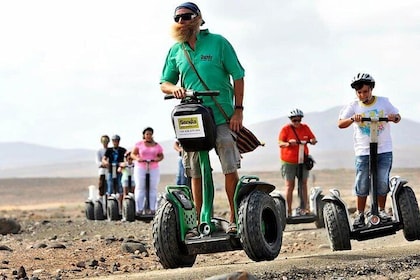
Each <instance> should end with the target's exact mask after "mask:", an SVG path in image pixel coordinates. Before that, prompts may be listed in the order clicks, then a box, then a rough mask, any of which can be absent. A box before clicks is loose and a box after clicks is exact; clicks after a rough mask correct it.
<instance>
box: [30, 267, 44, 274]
mask: <svg viewBox="0 0 420 280" xmlns="http://www.w3.org/2000/svg"><path fill="white" fill-rule="evenodd" d="M44 271H45V270H44V269H42V268H41V269H36V270H34V271H33V272H32V273H33V274H41V273H42V272H44Z"/></svg>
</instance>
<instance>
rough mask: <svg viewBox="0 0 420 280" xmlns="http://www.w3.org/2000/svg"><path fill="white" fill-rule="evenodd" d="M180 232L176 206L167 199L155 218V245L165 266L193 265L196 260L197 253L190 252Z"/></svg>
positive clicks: (157, 253)
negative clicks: (190, 253) (191, 253)
mask: <svg viewBox="0 0 420 280" xmlns="http://www.w3.org/2000/svg"><path fill="white" fill-rule="evenodd" d="M179 233H180V231H179V227H178V220H177V215H176V213H175V207H174V206H173V205H172V203H170V202H169V201H166V202H164V204H163V205H161V206H160V207H159V209H158V210H157V212H156V215H155V218H154V220H153V246H154V247H155V251H156V256H157V257H158V259H159V262H160V263H161V264H162V266H163V267H164V268H178V267H191V266H193V264H194V262H195V259H196V257H197V255H196V254H193V255H189V254H188V252H187V248H186V246H185V244H183V242H182V241H181V238H180V236H179Z"/></svg>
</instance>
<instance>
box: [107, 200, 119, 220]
mask: <svg viewBox="0 0 420 280" xmlns="http://www.w3.org/2000/svg"><path fill="white" fill-rule="evenodd" d="M106 213H107V217H108V221H117V220H118V219H119V216H120V215H119V210H118V201H117V200H116V199H109V200H108V205H107V209H106Z"/></svg>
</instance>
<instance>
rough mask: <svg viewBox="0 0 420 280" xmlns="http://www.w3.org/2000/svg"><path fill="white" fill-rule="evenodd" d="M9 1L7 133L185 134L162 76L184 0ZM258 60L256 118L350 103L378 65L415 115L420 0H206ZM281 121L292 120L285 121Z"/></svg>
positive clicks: (8, 136) (4, 25)
mask: <svg viewBox="0 0 420 280" xmlns="http://www.w3.org/2000/svg"><path fill="white" fill-rule="evenodd" d="M145 3H146V2H144V1H134V0H133V1H106V0H105V1H89V0H86V1H78V0H76V1H47V0H38V1H19V0H17V1H1V2H0V36H1V39H2V44H1V45H0V104H1V107H2V109H1V110H0V120H1V125H0V142H14V141H23V142H28V143H34V144H41V145H47V146H52V147H58V148H89V149H96V148H97V147H98V146H99V137H100V135H102V134H110V135H111V134H115V133H117V134H119V135H120V136H121V137H122V145H124V146H126V147H130V146H132V145H133V144H134V143H135V142H136V141H137V140H138V139H139V138H140V137H141V131H142V130H143V128H144V127H146V126H152V127H153V128H154V129H155V138H156V139H157V140H158V141H163V140H168V139H171V138H173V137H174V133H173V129H172V126H171V121H170V112H171V110H172V107H173V106H174V105H175V104H176V101H174V100H172V101H164V100H163V94H162V93H161V92H160V90H159V78H160V73H161V69H162V65H163V62H164V58H165V56H166V53H167V51H168V49H169V47H170V46H171V45H172V44H173V40H172V39H171V37H170V35H169V30H170V26H171V24H172V21H173V20H172V14H173V9H174V8H175V7H176V6H177V4H179V3H181V1H172V0H155V1H152V2H148V3H151V4H150V5H148V6H146V5H145ZM196 3H197V4H198V5H199V7H200V8H201V10H202V13H203V17H204V19H205V21H206V25H205V26H204V27H206V28H209V30H210V31H211V32H214V33H219V34H222V35H224V36H225V37H226V38H227V39H228V40H229V41H230V42H231V43H232V45H233V46H234V47H235V49H236V51H237V54H238V56H239V59H240V61H241V63H242V64H243V66H244V68H245V70H246V77H245V101H244V106H245V111H244V118H245V124H253V123H258V122H261V121H264V120H270V119H274V118H278V117H281V116H285V115H286V114H287V112H288V111H289V110H290V109H291V108H294V107H298V108H301V109H302V110H303V111H304V112H314V111H324V110H327V109H329V108H331V107H334V106H341V105H343V104H345V103H347V102H349V101H350V100H351V99H352V98H353V97H354V93H353V91H352V89H351V88H350V87H349V83H350V80H351V79H352V77H353V76H354V75H355V74H356V73H357V72H369V73H370V74H372V75H373V77H374V78H375V79H376V81H377V86H376V88H375V91H374V93H375V94H377V95H383V96H387V97H389V98H390V100H391V102H393V103H394V105H396V106H397V107H398V108H399V109H400V112H401V115H402V116H403V118H404V117H405V118H410V119H413V120H416V119H417V112H418V111H420V94H419V93H420V84H419V82H418V79H419V78H418V68H419V65H420V55H419V50H420V21H419V20H418V19H419V18H420V2H419V1H414V0H407V1H403V2H401V1H400V2H396V1H387V0H386V1H380V0H372V1H362V0H353V1H333V0H319V1H313V0H296V1H268V0H261V1H257V2H256V1H249V0H242V1H239V0H238V1H233V0H232V1H226V0H213V1H196ZM279 129H280V128H279Z"/></svg>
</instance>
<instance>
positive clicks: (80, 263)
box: [76, 261, 86, 268]
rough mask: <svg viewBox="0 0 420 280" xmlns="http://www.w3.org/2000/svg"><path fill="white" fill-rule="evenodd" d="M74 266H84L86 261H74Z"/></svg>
mask: <svg viewBox="0 0 420 280" xmlns="http://www.w3.org/2000/svg"><path fill="white" fill-rule="evenodd" d="M76 266H77V267H80V268H86V263H85V262H84V261H80V262H78V263H76Z"/></svg>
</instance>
